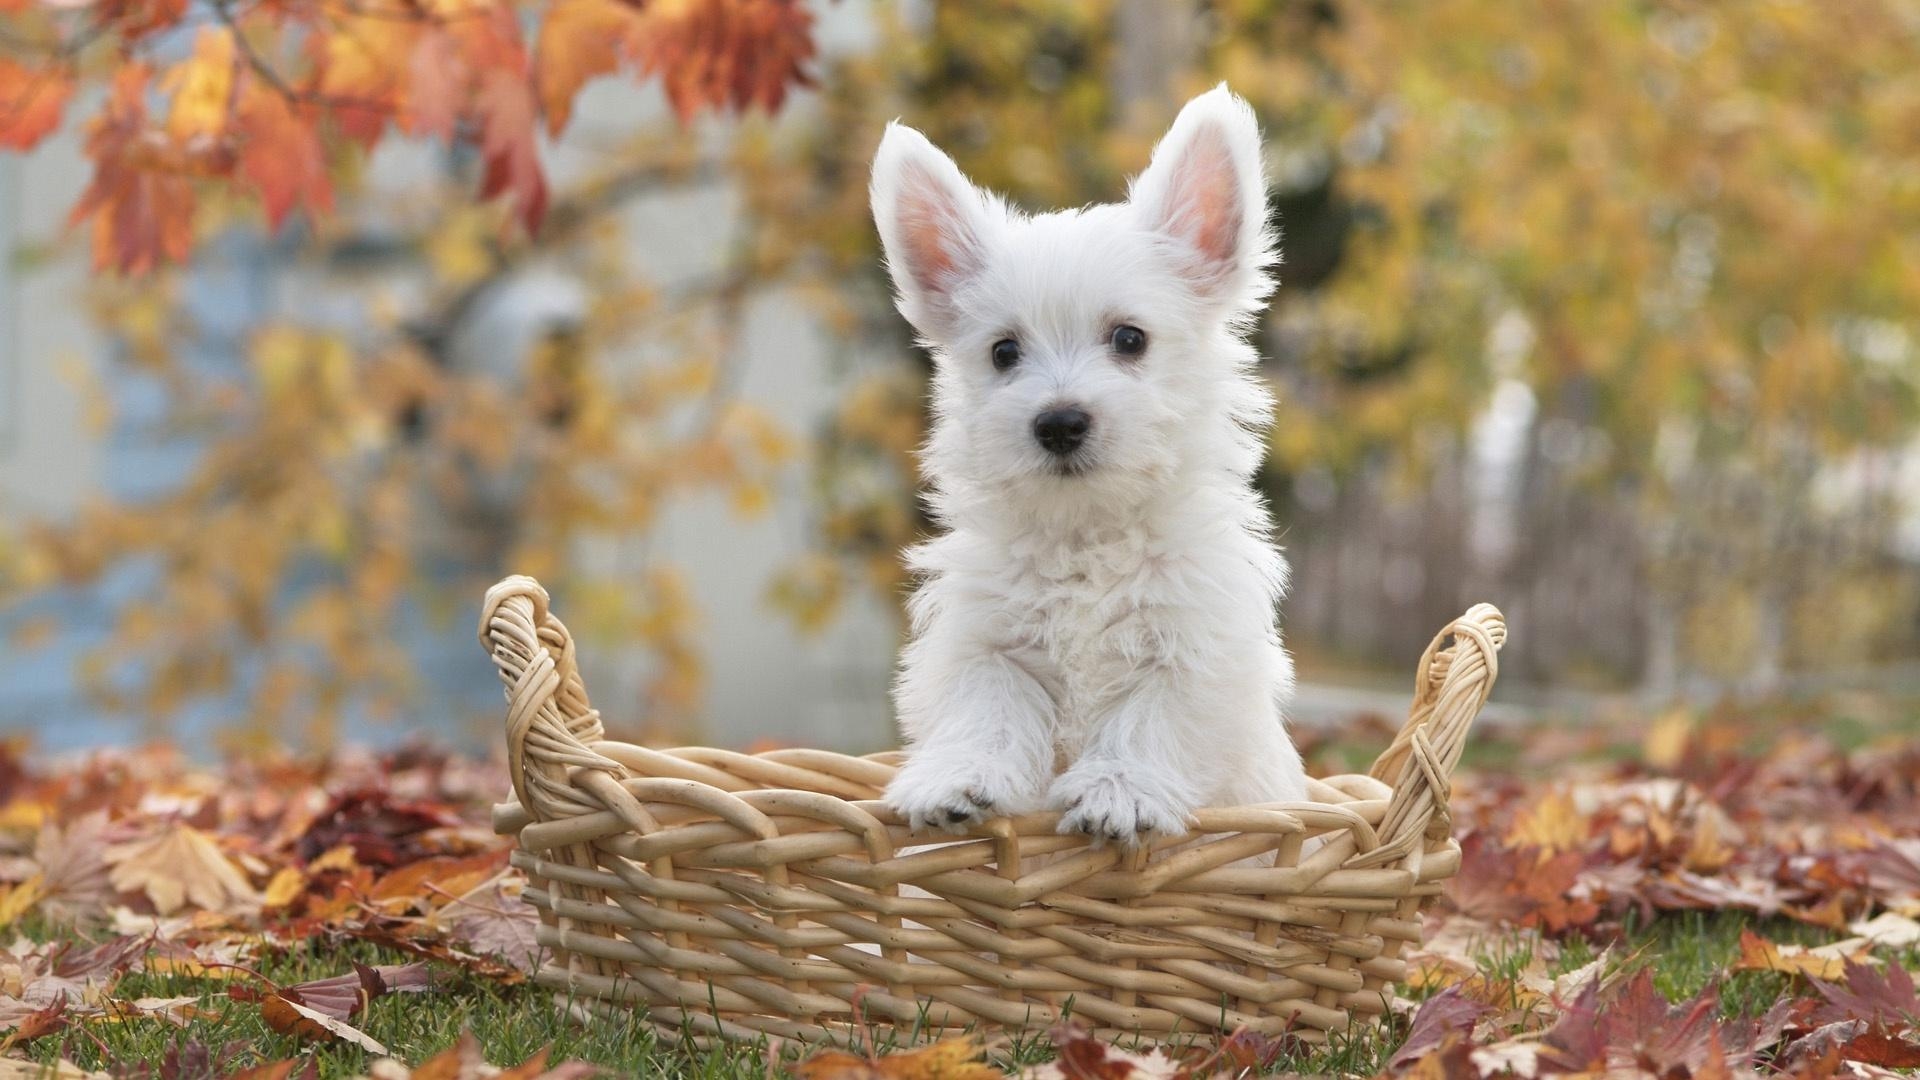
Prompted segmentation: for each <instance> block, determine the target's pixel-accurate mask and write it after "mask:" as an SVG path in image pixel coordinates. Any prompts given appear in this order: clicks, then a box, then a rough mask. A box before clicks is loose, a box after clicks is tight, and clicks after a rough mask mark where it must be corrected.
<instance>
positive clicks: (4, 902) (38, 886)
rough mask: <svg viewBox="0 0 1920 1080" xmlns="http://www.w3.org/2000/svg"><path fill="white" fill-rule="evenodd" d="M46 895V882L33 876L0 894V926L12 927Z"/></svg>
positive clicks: (38, 876)
mask: <svg viewBox="0 0 1920 1080" xmlns="http://www.w3.org/2000/svg"><path fill="white" fill-rule="evenodd" d="M45 893H46V882H45V880H44V879H43V878H42V877H41V876H40V875H39V874H35V875H33V876H32V877H30V878H28V879H27V880H25V881H23V882H21V883H20V884H18V885H15V886H13V887H12V888H10V889H8V890H7V891H6V892H5V893H0V926H12V925H13V924H14V923H16V922H18V921H19V920H20V917H21V916H22V915H25V914H26V913H27V912H29V911H31V910H33V906H34V905H35V904H37V903H39V902H40V898H41V897H42V896H43V895H45Z"/></svg>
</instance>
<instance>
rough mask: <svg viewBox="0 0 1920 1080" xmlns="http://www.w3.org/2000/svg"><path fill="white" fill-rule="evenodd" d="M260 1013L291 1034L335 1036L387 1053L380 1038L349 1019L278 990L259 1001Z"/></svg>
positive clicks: (273, 1024)
mask: <svg viewBox="0 0 1920 1080" xmlns="http://www.w3.org/2000/svg"><path fill="white" fill-rule="evenodd" d="M260 1017H261V1019H263V1020H265V1021H266V1022H267V1026H268V1027H271V1028H272V1029H273V1030H275V1031H278V1032H279V1033H281V1034H282V1035H292V1036H295V1037H298V1038H303V1039H325V1038H329V1037H332V1038H336V1039H342V1040H344V1041H346V1042H350V1043H353V1044H354V1045H355V1046H358V1047H361V1048H362V1049H365V1050H366V1051H368V1052H369V1053H374V1054H379V1055H381V1056H382V1057H385V1056H386V1054H387V1048H386V1047H385V1046H383V1045H381V1043H380V1040H378V1039H376V1038H374V1037H373V1036H371V1035H369V1034H367V1033H366V1032H364V1031H361V1030H360V1029H359V1028H357V1027H354V1026H353V1025H352V1024H349V1023H347V1022H346V1021H345V1020H341V1019H338V1018H336V1017H332V1016H328V1015H327V1014H326V1013H323V1012H321V1011H320V1010H318V1009H315V1008H312V1007H310V1006H307V1005H302V1004H300V1003H299V1002H297V1001H290V1000H288V999H287V998H285V997H282V996H281V995H279V994H272V995H269V996H268V997H267V999H266V1000H265V1001H263V1002H261V1003H260Z"/></svg>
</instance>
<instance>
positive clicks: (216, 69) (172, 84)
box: [163, 26, 234, 142]
mask: <svg viewBox="0 0 1920 1080" xmlns="http://www.w3.org/2000/svg"><path fill="white" fill-rule="evenodd" d="M233 73H234V57H233V32H232V31H230V30H228V29H227V28H225V27H223V26H209V27H205V28H203V29H202V30H201V31H200V36H199V37H198V38H197V39H195V40H194V43H193V55H192V56H190V57H188V58H187V61H186V62H185V63H183V64H181V65H180V66H178V67H176V68H174V69H173V70H172V71H171V72H169V73H168V74H167V78H166V81H165V83H164V84H163V85H164V87H165V88H166V89H167V90H169V91H171V92H172V94H173V104H172V107H171V108H169V109H168V111H167V134H169V135H171V136H173V137H174V138H175V139H178V140H179V141H181V142H187V141H189V140H191V139H195V138H209V139H213V138H218V137H219V136H220V135H221V134H222V133H223V132H224V131H226V128H227V114H228V112H229V111H230V108H231V106H232V104H233Z"/></svg>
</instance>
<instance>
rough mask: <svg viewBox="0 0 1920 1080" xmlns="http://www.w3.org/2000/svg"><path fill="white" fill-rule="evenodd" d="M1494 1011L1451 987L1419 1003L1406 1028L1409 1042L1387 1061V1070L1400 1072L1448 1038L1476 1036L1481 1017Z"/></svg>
mask: <svg viewBox="0 0 1920 1080" xmlns="http://www.w3.org/2000/svg"><path fill="white" fill-rule="evenodd" d="M1491 1011H1493V1010H1492V1008H1491V1007H1490V1006H1488V1005H1485V1004H1482V1003H1481V1002H1479V1001H1475V1000H1474V999H1473V998H1470V997H1468V996H1467V995H1466V994H1465V993H1464V992H1462V990H1461V989H1460V987H1458V986H1450V987H1448V988H1447V989H1445V990H1442V991H1440V992H1439V993H1438V994H1435V995H1434V996H1432V997H1430V998H1428V999H1427V1000H1426V1001H1424V1002H1422V1003H1421V1004H1420V1008H1419V1009H1418V1010H1416V1011H1415V1012H1414V1014H1413V1024H1412V1025H1411V1026H1410V1027H1409V1028H1408V1029H1407V1039H1406V1041H1405V1042H1404V1043H1401V1044H1400V1049H1399V1050H1397V1051H1395V1052H1394V1055H1393V1057H1391V1058H1389V1059H1387V1068H1389V1069H1400V1068H1404V1067H1405V1066H1407V1065H1410V1064H1412V1063H1413V1062H1414V1061H1415V1060H1416V1059H1418V1058H1421V1057H1424V1056H1426V1055H1427V1054H1429V1053H1431V1052H1432V1051H1434V1050H1438V1049H1439V1048H1440V1044H1441V1043H1442V1042H1443V1041H1445V1039H1446V1038H1447V1037H1448V1036H1449V1035H1455V1036H1458V1037H1460V1038H1462V1039H1471V1038H1472V1037H1473V1027H1474V1024H1476V1023H1477V1022H1478V1021H1479V1020H1480V1018H1481V1017H1482V1016H1485V1015H1486V1014H1487V1013H1489V1012H1491Z"/></svg>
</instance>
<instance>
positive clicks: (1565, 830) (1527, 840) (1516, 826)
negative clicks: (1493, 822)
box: [1507, 791, 1590, 857]
mask: <svg viewBox="0 0 1920 1080" xmlns="http://www.w3.org/2000/svg"><path fill="white" fill-rule="evenodd" d="M1589 832H1590V828H1589V824H1588V821H1587V819H1586V818H1584V817H1582V816H1581V815H1580V812H1579V810H1577V809H1576V808H1575V807H1574V805H1573V796H1572V795H1570V794H1568V793H1567V792H1565V791H1552V792H1549V793H1548V794H1547V796H1546V797H1545V798H1543V799H1541V800H1540V801H1539V802H1537V803H1534V804H1533V805H1532V806H1529V807H1527V808H1526V809H1525V810H1522V811H1521V812H1520V814H1519V816H1517V817H1516V818H1514V822H1513V827H1512V828H1510V829H1509V830H1508V831H1507V843H1509V844H1512V845H1514V846H1516V847H1535V848H1539V849H1540V854H1541V855H1542V856H1543V857H1544V856H1550V855H1557V854H1559V853H1560V852H1563V851H1572V850H1574V849H1575V848H1578V847H1580V846H1581V845H1582V844H1584V843H1586V841H1587V838H1588V835H1589Z"/></svg>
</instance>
